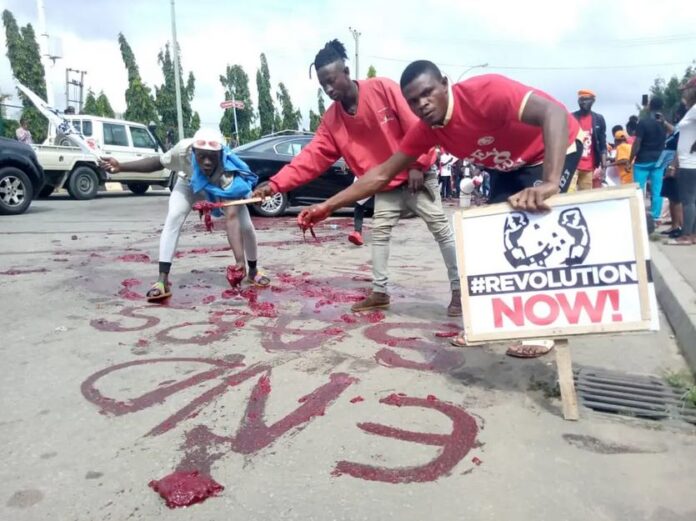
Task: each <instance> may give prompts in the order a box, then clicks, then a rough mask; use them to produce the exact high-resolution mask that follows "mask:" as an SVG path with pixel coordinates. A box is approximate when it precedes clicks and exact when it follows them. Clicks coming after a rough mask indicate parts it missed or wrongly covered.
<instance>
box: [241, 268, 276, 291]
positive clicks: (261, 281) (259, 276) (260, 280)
mask: <svg viewBox="0 0 696 521" xmlns="http://www.w3.org/2000/svg"><path fill="white" fill-rule="evenodd" d="M247 280H248V281H249V283H250V284H252V285H254V286H256V287H257V288H267V287H268V286H270V285H271V279H269V278H268V277H266V275H264V274H263V273H261V272H260V271H257V272H256V274H255V275H254V277H253V278H252V277H247Z"/></svg>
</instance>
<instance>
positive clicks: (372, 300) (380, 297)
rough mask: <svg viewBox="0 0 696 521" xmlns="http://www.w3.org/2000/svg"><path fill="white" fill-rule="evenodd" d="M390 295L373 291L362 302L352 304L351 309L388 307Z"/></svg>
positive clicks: (356, 310) (363, 309) (366, 309)
mask: <svg viewBox="0 0 696 521" xmlns="http://www.w3.org/2000/svg"><path fill="white" fill-rule="evenodd" d="M389 300H390V299H389V295H387V294H386V293H375V292H374V291H371V292H370V294H369V295H368V296H367V297H366V298H365V299H364V300H361V301H360V302H356V303H355V304H353V306H351V308H350V310H351V311H355V312H358V311H369V310H371V309H386V308H388V307H389Z"/></svg>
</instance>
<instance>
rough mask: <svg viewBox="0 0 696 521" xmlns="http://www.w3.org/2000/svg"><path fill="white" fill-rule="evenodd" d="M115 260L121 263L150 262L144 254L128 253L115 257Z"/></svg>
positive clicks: (148, 257)
mask: <svg viewBox="0 0 696 521" xmlns="http://www.w3.org/2000/svg"><path fill="white" fill-rule="evenodd" d="M116 260H117V261H121V262H150V256H149V255H146V254H144V253H128V254H126V255H121V256H120V257H116Z"/></svg>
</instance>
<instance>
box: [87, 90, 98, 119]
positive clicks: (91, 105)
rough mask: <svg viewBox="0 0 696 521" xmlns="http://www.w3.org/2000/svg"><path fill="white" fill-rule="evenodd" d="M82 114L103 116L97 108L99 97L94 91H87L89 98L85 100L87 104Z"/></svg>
mask: <svg viewBox="0 0 696 521" xmlns="http://www.w3.org/2000/svg"><path fill="white" fill-rule="evenodd" d="M82 114H89V115H91V116H101V114H99V108H98V107H97V97H96V96H95V95H94V91H93V90H92V89H87V97H86V98H85V104H84V105H83V106H82Z"/></svg>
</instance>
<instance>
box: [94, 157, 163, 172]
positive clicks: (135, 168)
mask: <svg viewBox="0 0 696 521" xmlns="http://www.w3.org/2000/svg"><path fill="white" fill-rule="evenodd" d="M99 166H101V167H102V168H103V169H104V170H106V171H107V172H111V173H112V174H117V173H119V172H142V173H145V174H149V173H151V172H157V171H158V170H162V169H163V168H164V165H162V161H160V158H159V156H153V157H145V158H143V159H138V160H137V161H128V162H126V163H120V162H119V161H118V160H117V159H115V158H113V157H100V158H99Z"/></svg>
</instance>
